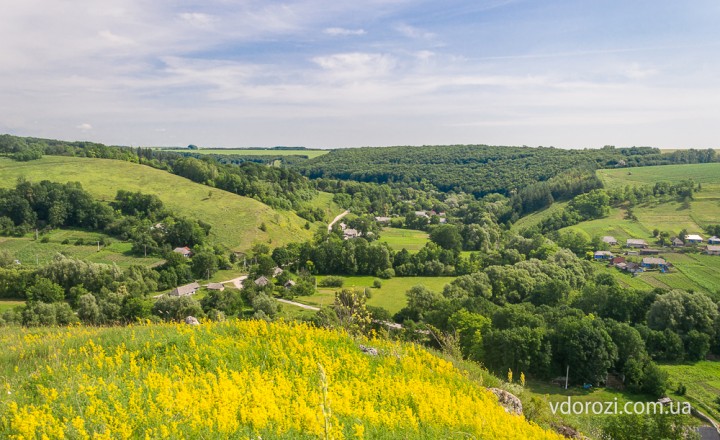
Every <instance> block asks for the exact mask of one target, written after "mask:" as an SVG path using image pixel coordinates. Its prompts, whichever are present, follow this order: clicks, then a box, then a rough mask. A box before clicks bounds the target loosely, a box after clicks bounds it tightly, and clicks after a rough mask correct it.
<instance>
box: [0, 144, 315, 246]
mask: <svg viewBox="0 0 720 440" xmlns="http://www.w3.org/2000/svg"><path fill="white" fill-rule="evenodd" d="M0 174H1V175H2V176H3V179H2V180H1V181H0V186H4V187H11V186H13V185H14V184H15V182H16V180H17V179H18V178H19V177H25V178H26V179H27V180H30V181H41V180H51V181H56V182H80V183H81V184H82V186H83V188H84V189H85V190H86V191H88V192H90V193H91V194H92V195H93V196H94V197H96V198H98V199H100V200H104V201H108V202H109V201H111V200H112V199H113V198H114V197H115V194H116V193H117V190H118V189H125V190H130V191H141V192H143V193H146V194H155V195H157V196H158V197H160V199H161V200H162V201H163V202H164V203H165V205H166V206H167V207H168V208H170V209H171V210H172V211H174V212H176V213H178V214H181V215H185V216H188V217H191V218H195V219H200V220H203V221H205V222H207V223H209V224H211V225H212V230H211V236H212V237H213V238H214V239H215V241H216V242H218V243H221V244H223V245H225V246H227V247H228V248H230V249H233V250H247V249H249V248H250V247H251V246H252V245H253V244H254V243H256V242H263V243H269V244H271V245H280V244H285V243H288V242H291V241H298V240H303V239H309V238H310V237H311V236H312V230H310V231H308V230H306V229H305V228H304V227H303V226H304V225H305V223H306V221H305V220H304V219H302V218H300V217H298V216H297V215H296V214H295V213H293V212H288V211H277V210H274V209H272V208H270V207H269V206H267V205H265V204H264V203H261V202H258V201H257V200H254V199H251V198H248V197H241V196H238V195H236V194H232V193H229V192H226V191H222V190H219V189H215V188H210V187H208V186H204V185H200V184H198V183H194V182H192V181H190V180H188V179H185V178H183V177H180V176H176V175H173V174H170V173H168V172H165V171H161V170H156V169H154V168H150V167H147V166H143V165H138V164H134V163H130V162H124V161H119V160H110V159H87V158H76V157H60V156H45V157H43V158H42V159H40V160H35V161H32V162H15V161H12V160H10V159H7V158H0ZM263 223H264V224H265V225H266V228H267V231H261V230H260V225H261V224H263Z"/></svg>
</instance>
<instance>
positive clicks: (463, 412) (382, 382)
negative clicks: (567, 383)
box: [0, 320, 562, 439]
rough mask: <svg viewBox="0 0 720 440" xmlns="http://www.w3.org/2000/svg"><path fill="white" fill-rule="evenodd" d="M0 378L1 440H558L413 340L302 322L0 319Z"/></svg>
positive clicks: (476, 378) (477, 378)
mask: <svg viewBox="0 0 720 440" xmlns="http://www.w3.org/2000/svg"><path fill="white" fill-rule="evenodd" d="M360 344H366V345H370V346H371V347H373V348H374V349H376V350H377V354H376V355H370V354H368V353H364V352H363V351H362V349H361V345H360ZM0 376H1V377H3V381H2V382H1V383H0V386H1V387H2V388H1V389H0V391H2V392H0V437H3V438H36V437H37V438H41V437H42V438H85V437H88V436H89V434H90V433H94V434H95V435H98V436H102V437H103V438H205V439H226V438H263V439H276V438H291V439H317V438H348V439H350V438H353V439H360V438H373V439H396V438H397V439H404V438H414V439H435V438H458V439H460V438H463V439H464V438H477V439H518V438H524V439H560V438H562V437H561V436H560V435H558V434H555V433H553V432H550V431H545V430H543V429H542V428H540V427H539V426H537V425H534V424H532V423H529V422H527V421H526V420H525V418H524V417H518V416H513V415H510V414H508V413H506V412H505V410H504V409H503V408H502V407H501V406H500V405H499V404H498V402H497V399H496V397H495V396H494V395H493V394H492V393H491V392H489V391H487V390H486V389H485V388H483V386H482V385H483V384H482V382H481V381H482V376H479V377H473V375H471V374H470V373H468V372H465V371H461V370H459V369H458V368H456V367H455V366H454V365H453V364H452V363H451V362H449V361H446V360H444V359H441V358H440V357H437V356H434V355H432V354H431V353H430V352H428V351H426V350H424V349H422V348H420V347H419V346H417V345H415V344H402V343H398V342H392V341H387V340H377V339H372V340H365V339H360V340H356V339H353V338H351V337H349V336H348V335H347V334H346V333H344V332H341V331H330V330H324V329H318V328H313V327H310V326H308V325H303V324H288V323H272V324H269V323H267V322H265V321H262V320H260V321H226V322H221V323H203V324H201V325H200V326H188V325H184V324H180V325H135V326H128V327H116V328H102V327H70V328H36V329H27V328H9V329H6V330H4V331H3V332H2V334H0Z"/></svg>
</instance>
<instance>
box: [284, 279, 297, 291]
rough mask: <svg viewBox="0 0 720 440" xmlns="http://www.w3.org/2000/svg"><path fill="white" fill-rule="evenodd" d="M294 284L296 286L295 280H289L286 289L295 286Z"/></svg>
mask: <svg viewBox="0 0 720 440" xmlns="http://www.w3.org/2000/svg"><path fill="white" fill-rule="evenodd" d="M294 286H295V281H293V280H288V281H287V283H285V288H286V289H289V288H291V287H294Z"/></svg>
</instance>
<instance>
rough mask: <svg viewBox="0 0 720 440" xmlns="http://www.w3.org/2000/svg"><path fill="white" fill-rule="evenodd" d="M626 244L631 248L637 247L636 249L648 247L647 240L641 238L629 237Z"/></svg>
mask: <svg viewBox="0 0 720 440" xmlns="http://www.w3.org/2000/svg"><path fill="white" fill-rule="evenodd" d="M625 245H626V246H627V247H629V248H636V249H645V248H647V247H648V244H647V242H646V241H645V240H643V239H640V238H628V239H627V241H626V242H625Z"/></svg>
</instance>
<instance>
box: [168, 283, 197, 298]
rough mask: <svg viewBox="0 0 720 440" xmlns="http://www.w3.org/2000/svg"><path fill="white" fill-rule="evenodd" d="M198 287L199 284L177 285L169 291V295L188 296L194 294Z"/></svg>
mask: <svg viewBox="0 0 720 440" xmlns="http://www.w3.org/2000/svg"><path fill="white" fill-rule="evenodd" d="M199 289H200V284H198V283H190V284H186V285H184V286H178V287H176V288H174V289H173V290H172V291H171V292H170V296H190V295H194V294H195V293H196V292H197V291H198V290H199Z"/></svg>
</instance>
